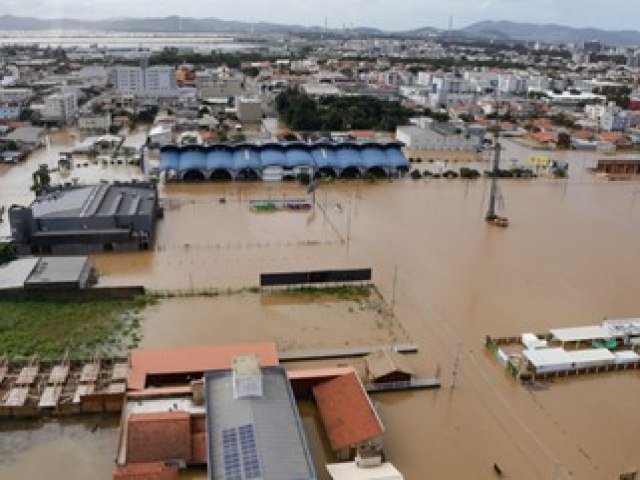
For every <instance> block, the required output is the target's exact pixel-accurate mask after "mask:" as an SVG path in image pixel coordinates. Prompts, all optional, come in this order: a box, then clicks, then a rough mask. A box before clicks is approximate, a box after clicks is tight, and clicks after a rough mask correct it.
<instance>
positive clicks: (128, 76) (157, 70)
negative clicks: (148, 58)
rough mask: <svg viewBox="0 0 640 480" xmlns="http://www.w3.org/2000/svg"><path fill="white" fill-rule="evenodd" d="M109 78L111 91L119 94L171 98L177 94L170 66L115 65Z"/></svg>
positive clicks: (172, 69)
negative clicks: (111, 86)
mask: <svg viewBox="0 0 640 480" xmlns="http://www.w3.org/2000/svg"><path fill="white" fill-rule="evenodd" d="M109 78H110V82H111V84H112V85H113V89H114V90H115V91H117V92H119V93H124V94H129V95H136V96H141V97H171V96H176V95H178V93H179V89H178V85H177V84H176V78H175V69H174V68H173V67H170V66H165V65H157V66H154V67H146V66H140V67H129V66H125V65H117V66H115V67H113V68H112V69H111V72H110V75H109Z"/></svg>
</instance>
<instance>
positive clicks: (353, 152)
mask: <svg viewBox="0 0 640 480" xmlns="http://www.w3.org/2000/svg"><path fill="white" fill-rule="evenodd" d="M336 160H337V162H336V167H338V168H347V167H358V168H360V167H364V166H365V165H364V161H363V160H362V155H361V154H360V151H359V150H358V149H357V148H355V146H347V145H341V146H340V147H339V148H338V149H337V151H336Z"/></svg>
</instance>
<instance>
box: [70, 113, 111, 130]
mask: <svg viewBox="0 0 640 480" xmlns="http://www.w3.org/2000/svg"><path fill="white" fill-rule="evenodd" d="M110 126H111V113H109V112H105V113H91V112H86V113H80V114H79V115H78V128H79V129H80V130H84V131H86V132H95V133H105V132H108V131H109V127H110Z"/></svg>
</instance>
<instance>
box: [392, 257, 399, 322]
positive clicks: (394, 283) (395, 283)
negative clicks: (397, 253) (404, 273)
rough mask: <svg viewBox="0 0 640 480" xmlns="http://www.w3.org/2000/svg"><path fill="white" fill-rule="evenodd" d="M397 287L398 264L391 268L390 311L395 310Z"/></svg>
mask: <svg viewBox="0 0 640 480" xmlns="http://www.w3.org/2000/svg"><path fill="white" fill-rule="evenodd" d="M397 287H398V265H397V264H396V266H395V267H394V268H393V290H392V292H391V311H392V312H394V313H395V310H396V289H397Z"/></svg>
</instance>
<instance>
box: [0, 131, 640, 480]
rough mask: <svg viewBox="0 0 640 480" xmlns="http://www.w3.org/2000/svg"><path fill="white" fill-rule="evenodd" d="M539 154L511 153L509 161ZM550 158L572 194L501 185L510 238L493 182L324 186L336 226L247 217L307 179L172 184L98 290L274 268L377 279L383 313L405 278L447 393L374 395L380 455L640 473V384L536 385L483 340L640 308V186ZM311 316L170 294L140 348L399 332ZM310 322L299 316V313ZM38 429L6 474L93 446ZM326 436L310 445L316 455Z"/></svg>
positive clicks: (403, 289)
mask: <svg viewBox="0 0 640 480" xmlns="http://www.w3.org/2000/svg"><path fill="white" fill-rule="evenodd" d="M530 154H531V152H526V151H525V150H523V149H522V147H518V146H516V145H515V144H513V143H510V142H508V143H507V153H506V158H510V157H512V156H519V157H520V158H527V157H528V155H530ZM551 157H552V158H563V157H569V161H570V178H569V180H568V181H567V182H565V181H563V180H552V179H543V178H541V179H534V180H505V181H502V182H501V190H502V194H503V197H504V201H505V210H504V212H503V213H504V214H505V215H506V216H508V217H509V220H510V222H511V225H510V227H509V228H508V229H498V228H495V227H491V226H488V225H486V224H485V222H484V213H485V210H486V206H487V201H488V199H487V190H488V185H489V183H488V182H487V181H486V180H483V179H480V180H476V181H470V182H465V181H462V180H444V179H429V180H418V181H412V180H403V181H394V182H391V181H390V182H387V181H380V182H376V183H375V184H366V183H336V184H333V185H321V186H320V187H319V189H318V193H317V198H318V200H319V201H320V202H321V203H322V205H324V206H325V208H326V211H327V215H326V216H325V215H323V214H322V212H321V211H320V210H319V209H317V210H316V211H315V212H313V213H285V212H278V213H268V214H257V213H252V212H251V211H250V209H249V205H248V203H247V202H248V200H249V199H253V198H267V197H269V196H272V197H273V198H277V197H281V196H282V195H283V194H285V195H286V196H287V197H295V196H301V195H304V193H305V192H304V189H303V188H302V187H300V186H298V185H295V184H271V185H269V184H252V185H238V184H219V185H214V184H203V185H168V186H163V187H162V190H161V193H162V196H163V197H164V198H165V200H166V201H165V203H166V214H165V219H164V220H162V221H161V222H160V227H159V230H158V238H157V241H156V250H155V251H152V252H143V253H134V254H123V255H114V254H109V255H106V254H105V255H97V256H94V257H92V259H93V261H94V262H95V263H96V264H97V266H98V267H99V269H100V270H101V272H102V274H103V278H102V282H103V283H104V284H114V285H115V284H143V285H145V286H146V287H149V288H152V289H159V290H194V289H204V288H222V289H224V288H227V287H233V288H239V287H251V286H255V285H257V283H258V276H259V274H260V273H261V272H266V271H288V270H303V269H309V268H341V267H372V268H373V270H374V281H375V283H376V285H377V286H378V288H379V289H380V291H381V292H382V294H383V295H384V297H385V300H386V301H387V303H391V299H392V298H393V297H394V293H393V284H394V282H393V279H394V270H395V269H396V268H397V272H398V273H397V288H396V292H395V314H396V318H397V321H398V322H400V323H401V324H402V328H403V331H405V330H406V334H407V335H408V337H409V338H410V339H411V341H413V342H415V343H417V344H418V346H419V348H420V352H419V353H418V354H417V355H415V356H409V357H408V359H409V361H410V363H411V364H412V365H413V366H415V368H416V370H417V371H418V373H420V374H423V375H426V374H429V373H431V372H433V370H434V369H435V368H436V366H438V365H440V367H441V370H442V374H443V388H442V389H441V390H440V391H423V392H413V393H387V394H376V395H375V396H374V398H373V400H374V402H375V404H376V405H377V406H378V408H379V410H380V415H381V417H382V420H383V422H384V424H385V427H386V435H385V452H386V453H387V456H388V459H389V460H390V461H391V462H393V463H394V464H395V465H396V466H397V467H398V469H399V470H400V471H401V472H402V473H403V474H404V475H405V478H407V479H409V480H414V479H415V480H420V479H422V478H427V477H428V478H436V479H441V478H442V479H445V478H460V479H466V478H474V479H483V478H487V479H490V478H495V477H494V473H493V469H492V466H493V464H494V463H497V464H499V465H500V467H501V469H502V470H503V471H504V472H505V475H506V476H507V477H508V478H516V479H519V480H520V479H523V480H527V479H545V478H556V479H563V480H564V479H568V478H575V479H601V478H602V479H605V478H615V477H616V475H617V474H619V473H621V472H623V471H625V470H626V469H628V468H629V467H631V466H634V465H639V464H640V453H639V450H638V446H637V430H638V426H640V409H639V408H638V406H637V399H638V398H639V395H640V374H638V372H629V373H616V374H602V375H598V376H590V377H584V378H578V379H571V380H562V381H554V382H549V383H545V384H544V385H542V386H541V387H540V388H535V389H527V388H525V387H524V386H521V385H518V384H517V383H515V381H514V380H513V379H512V378H511V377H509V376H508V375H507V374H506V373H505V372H504V371H503V370H502V369H501V368H500V366H499V365H498V364H497V362H495V361H494V360H493V358H492V357H491V356H490V355H489V354H488V353H487V352H486V351H485V349H484V346H483V342H484V337H485V335H487V334H492V335H511V334H514V335H515V334H520V333H522V332H525V331H533V332H542V331H546V330H548V329H549V328H551V327H565V326H575V325H588V324H595V323H600V322H601V321H602V319H603V317H605V316H607V317H622V316H638V315H639V314H640V296H639V295H638V289H637V287H636V286H637V285H638V283H639V282H640V253H638V238H640V198H639V197H640V183H638V182H636V181H633V182H631V181H629V182H610V181H607V180H606V179H603V178H598V177H595V176H593V175H592V174H590V173H588V172H586V170H585V164H586V161H587V156H586V155H585V154H583V153H581V152H568V153H563V154H560V153H558V154H555V153H554V154H552V155H551ZM37 163H38V162H37V160H35V159H31V160H29V164H35V165H37ZM31 167H33V165H31ZM31 167H28V166H25V165H19V166H16V167H0V168H2V170H0V204H8V203H13V202H17V201H24V199H25V198H26V199H27V200H28V199H29V194H28V193H25V192H24V186H25V185H28V184H29V183H30V172H31V171H32V170H33V168H31ZM425 168H426V167H425ZM25 171H27V172H29V173H28V174H27V175H26V176H27V177H28V178H25ZM222 197H224V198H225V199H226V203H220V198H222ZM4 226H5V227H6V223H5V225H4ZM347 239H348V242H347ZM307 307H309V305H295V304H294V305H287V304H285V305H280V304H277V302H276V303H275V304H273V303H269V301H268V300H267V301H266V302H262V301H261V300H260V296H259V295H256V294H252V295H249V294H247V295H243V296H237V297H236V296H230V297H218V298H216V299H207V298H196V299H172V300H169V301H166V302H162V303H160V304H159V305H156V306H153V307H151V308H150V309H149V310H147V311H146V312H145V317H146V318H147V320H146V322H145V323H144V328H145V329H146V330H145V337H144V339H143V344H144V345H155V346H159V345H187V344H198V343H207V342H216V343H224V342H227V341H253V340H261V339H276V340H277V341H279V342H281V343H282V344H283V345H288V346H289V348H294V345H295V347H296V348H311V347H314V346H318V345H319V344H320V343H321V344H323V345H328V344H330V343H332V342H333V343H334V346H336V347H337V346H342V345H343V344H344V342H345V341H350V342H352V343H351V344H353V345H355V344H358V343H360V344H363V343H365V342H367V341H372V340H375V341H376V342H378V341H384V340H385V338H387V336H386V333H385V336H384V337H383V336H378V334H377V333H376V332H377V329H376V328H369V329H368V330H365V334H363V333H362V332H361V331H358V329H357V328H356V324H355V322H356V321H359V320H358V319H364V320H366V319H365V317H366V315H365V316H364V317H362V318H360V315H361V314H360V313H358V312H354V315H353V318H352V319H350V315H347V314H345V312H344V311H342V313H341V315H339V316H336V315H335V311H334V309H344V308H345V306H344V305H343V306H338V307H335V306H331V305H329V306H327V305H322V304H314V305H313V306H311V307H310V309H309V308H307ZM308 312H311V313H308ZM346 313H351V312H346ZM298 314H299V315H298ZM307 314H308V315H309V317H305V320H304V322H302V320H301V319H300V318H299V317H300V316H302V315H307ZM363 315H364V314H363ZM367 318H368V320H366V321H367V322H371V321H373V322H374V323H375V319H371V318H369V317H367ZM338 319H339V320H340V321H338ZM350 321H351V322H354V323H353V324H352V323H349V322H350ZM352 327H353V328H352ZM367 331H368V332H369V333H368V334H367V333H366V332H367ZM372 332H373V336H370V335H371V334H372ZM288 342H289V343H288ZM313 342H318V343H313ZM456 356H458V358H459V360H458V364H459V368H458V371H457V377H456V383H455V388H451V387H450V385H451V380H452V372H453V370H454V364H455V363H456ZM334 364H335V363H334ZM311 417H312V412H309V411H307V410H305V409H304V408H303V418H304V423H305V428H306V429H307V431H309V430H313V421H312V420H310V418H311ZM24 435H27V433H24V432H21V431H18V432H12V433H10V434H7V433H6V432H5V431H3V432H2V434H1V436H2V437H3V441H0V452H3V449H4V448H6V443H5V442H7V440H4V438H11V439H12V440H11V442H12V443H13V438H14V436H17V438H18V440H16V442H21V441H22V440H20V439H21V438H24ZM34 435H35V433H34ZM41 435H43V436H46V437H47V438H48V441H47V442H44V443H37V442H36V443H35V444H34V445H33V446H30V447H28V448H29V449H30V450H25V451H24V453H23V454H19V453H18V452H20V449H14V450H12V451H14V452H15V453H14V454H13V455H10V456H9V460H5V455H0V457H2V459H3V460H2V462H1V463H0V478H12V477H13V478H39V476H40V475H41V473H37V472H36V473H34V472H35V470H33V469H37V468H38V465H39V464H41V462H33V459H36V458H38V456H37V455H38V452H43V453H42V455H43V456H44V457H42V458H47V457H48V458H60V457H61V456H62V455H61V450H60V449H63V450H64V449H65V448H67V447H65V445H67V443H66V442H68V441H71V442H74V441H77V439H78V438H79V439H82V440H86V439H87V438H88V437H86V436H83V435H89V434H87V433H86V432H84V433H82V432H81V433H78V432H76V431H75V430H72V431H71V432H70V433H69V437H71V440H61V441H60V442H58V441H56V440H55V439H57V438H58V437H59V432H58V431H51V430H47V429H45V431H44V432H43V433H42V434H41ZM74 435H77V436H74ZM109 435H112V437H110V436H109ZM322 435H323V432H319V433H318V435H317V436H315V435H314V436H313V438H311V439H310V443H311V444H312V448H314V451H316V449H317V448H319V447H317V445H321V444H322V441H323V439H322ZM106 437H109V438H106ZM62 438H64V439H66V438H67V436H66V434H63V437H62ZM92 438H93V437H92ZM114 438H115V434H108V435H107V434H105V438H103V439H102V440H100V441H98V442H93V441H81V442H80V443H82V445H83V446H82V448H81V449H80V447H78V450H77V451H76V453H75V454H76V455H77V456H80V457H81V458H82V461H79V462H78V463H77V465H76V467H74V468H77V470H78V472H79V471H80V470H81V469H82V468H83V465H84V463H83V462H84V461H89V460H90V461H91V462H96V470H99V469H100V466H101V465H105V464H106V463H109V462H111V459H112V458H113V449H112V448H111V447H110V446H109V445H108V443H109V442H112V441H113V440H114ZM103 442H104V443H103ZM314 445H316V446H315V447H314ZM25 448H27V447H25ZM320 449H321V448H320ZM31 451H33V452H34V453H33V455H32V454H31V453H30V452H31ZM27 456H28V460H27ZM62 465H66V467H65V468H69V470H68V471H67V472H63V473H64V474H62V473H61V474H60V475H58V476H55V475H54V476H51V475H48V478H60V479H62V478H65V479H67V478H97V477H86V476H83V475H82V472H80V473H78V472H76V470H73V473H71V470H72V469H73V468H72V465H73V463H72V462H70V461H69V462H64V463H62ZM41 468H42V467H41ZM61 468H62V467H61ZM43 471H47V472H50V471H55V470H50V469H49V468H47V469H46V470H40V472H43ZM105 471H107V470H105ZM109 471H110V470H109ZM61 472H62V471H61ZM552 475H555V476H552ZM101 478H102V477H101Z"/></svg>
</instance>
